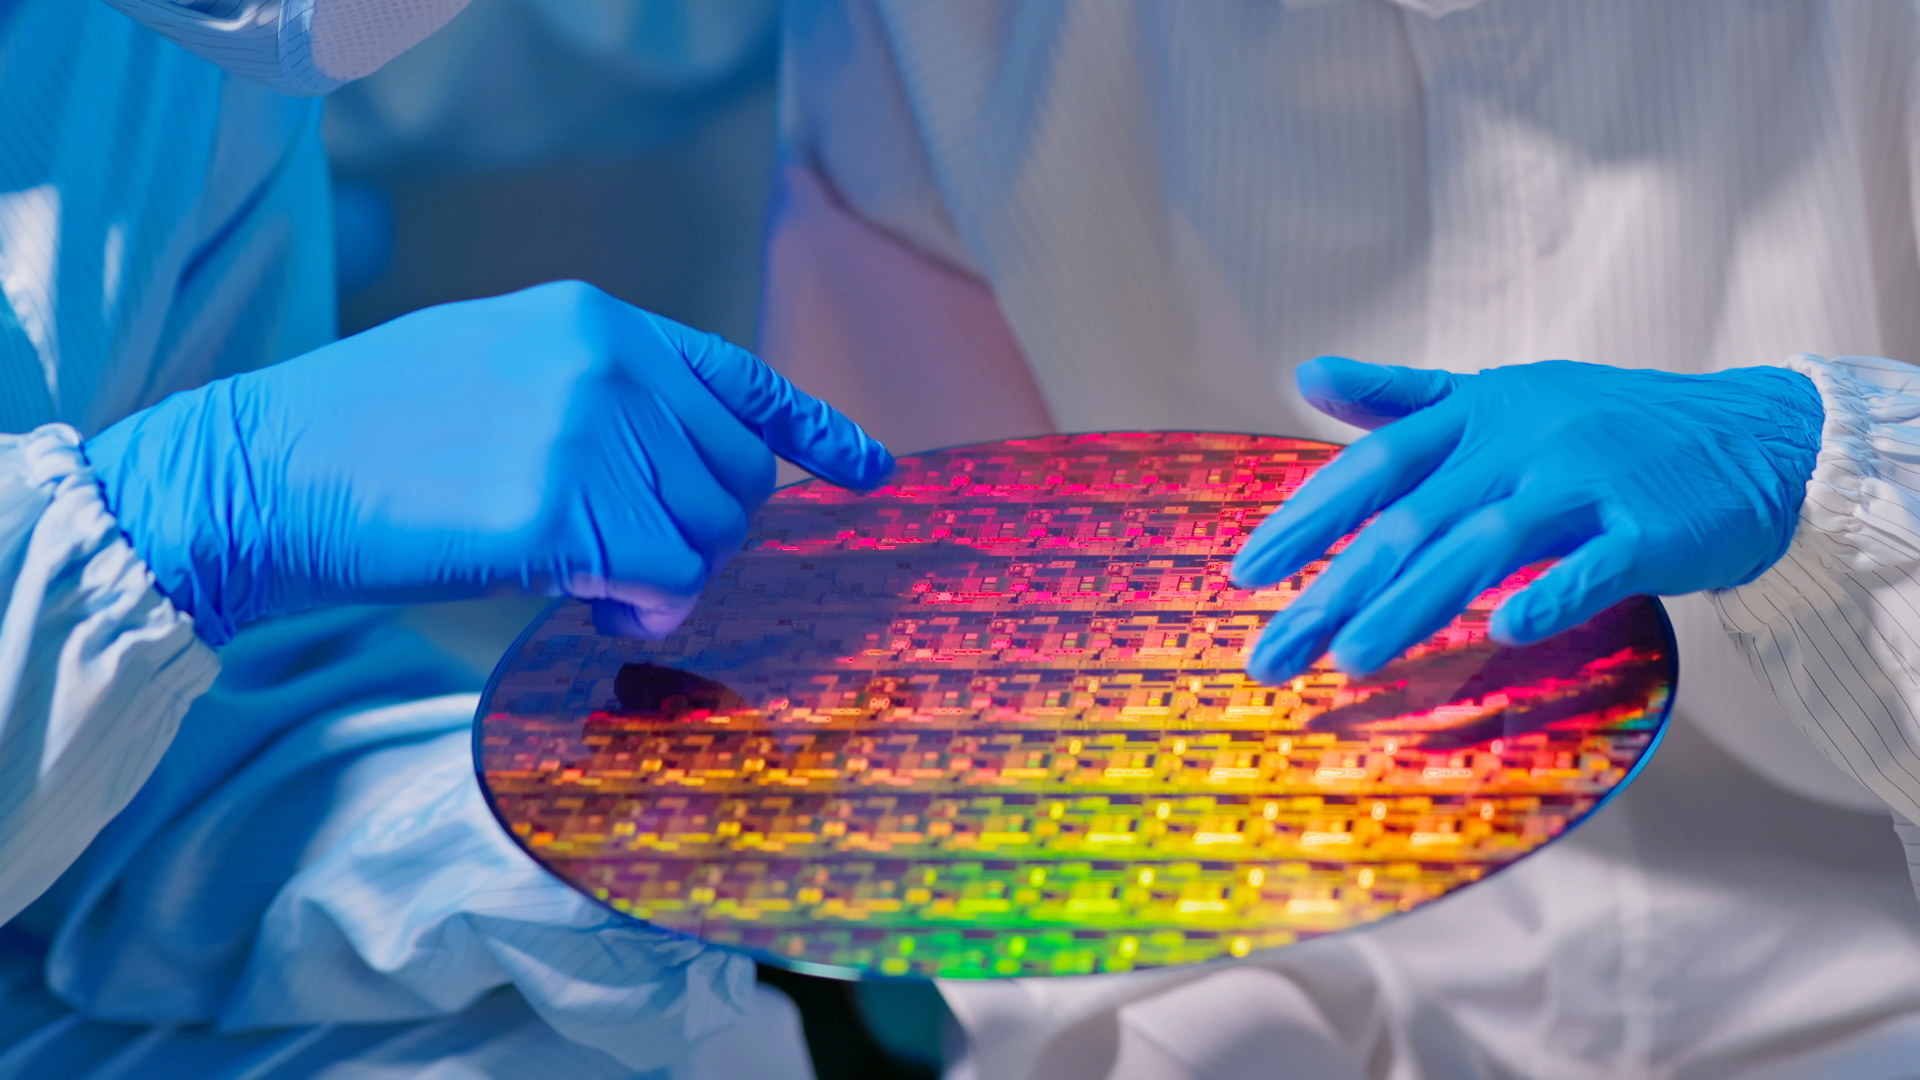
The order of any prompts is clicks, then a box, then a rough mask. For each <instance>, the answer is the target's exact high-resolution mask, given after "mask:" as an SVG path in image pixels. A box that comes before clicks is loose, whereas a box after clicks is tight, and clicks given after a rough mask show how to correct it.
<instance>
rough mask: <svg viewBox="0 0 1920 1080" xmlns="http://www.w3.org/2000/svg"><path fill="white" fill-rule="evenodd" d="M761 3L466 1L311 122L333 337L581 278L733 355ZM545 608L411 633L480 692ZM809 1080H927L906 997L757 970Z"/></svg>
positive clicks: (938, 1056)
mask: <svg viewBox="0 0 1920 1080" xmlns="http://www.w3.org/2000/svg"><path fill="white" fill-rule="evenodd" d="M779 19H780V2H779V0H718V2H714V0H705V2H700V0H474V2H473V4H472V5H471V6H470V7H468V8H467V10H466V11H465V12H463V13H462V14H461V15H459V16H458V17H456V18H455V19H454V21H453V22H452V23H451V24H449V25H448V26H447V27H446V28H445V29H444V30H442V31H441V32H440V33H439V34H436V35H435V36H433V37H432V38H430V39H428V40H427V41H426V42H425V43H424V44H422V45H420V46H419V47H417V48H415V49H414V50H412V51H411V52H409V53H407V54H406V55H404V56H402V57H400V58H399V59H398V60H396V61H394V62H393V63H392V64H390V65H388V66H387V67H386V68H384V69H383V70H381V71H380V72H379V73H377V74H376V75H374V76H372V77H371V78H368V79H365V80H363V81H361V82H358V83H354V84H351V85H349V86H347V87H345V88H343V89H342V90H340V91H338V92H337V93H335V94H333V95H332V96H331V97H330V98H329V99H328V101H327V111H326V139H327V147H328V151H329V154H330V155H331V157H332V160H333V168H334V226H335V236H336V243H337V248H338V251H337V255H338V266H339V271H338V272H339V286H340V332H341V333H342V334H351V333H354V332H356V331H359V330H364V329H366V328H368V327H370V326H373V325H375V324H377V323H381V322H384V321H386V320H388V319H391V318H394V317H395V316H398V315H403V314H405V313H407V312H409V311H413V310H415V309H417V308H421V307H426V306H428V305H431V304H440V303H446V302H449V301H454V300H466V299H471V298H474V297H480V296H492V295H495V294H498V293H503V292H509V291H512V290H514V289H519V288H523V287H525V286H528V285H534V284H537V283H540V282H543V281H553V280H556V279H561V278H578V279H580V280H583V281H587V282H590V283H592V284H594V285H597V286H599V287H600V288H602V289H604V290H606V291H607V292H609V293H611V294H613V295H614V296H617V297H619V298H621V299H623V300H626V301H628V302H629V303H632V304H636V305H638V306H640V307H644V308H647V309H649V310H652V311H656V312H659V313H661V314H663V315H666V316H669V317H671V318H674V319H677V320H679V321H681V322H684V323H687V324H689V325H691V326H696V327H699V328H700V329H703V330H709V331H712V332H714V333H718V334H721V335H723V336H725V337H727V338H729V339H731V340H732V341H734V342H736V343H738V344H741V345H744V346H747V347H749V348H751V347H752V346H753V344H754V339H755V329H756V323H757V319H758V310H759V297H760V282H761V253H762V241H763V231H764V226H765V220H766V208H767V200H768V197H769V194H770V191H771V186H772V177H773V169H774V154H775V144H774V143H775V140H774V99H775V87H776V83H777V78H778V57H779V30H780V27H779ZM544 606H545V602H544V601H540V600H525V599H502V600H491V601H481V602H475V603H467V604H448V605H433V606H427V607H421V608H417V609H414V610H412V611H411V612H409V614H408V616H407V619H408V621H409V622H410V623H411V624H412V625H413V626H414V627H415V628H416V629H419V630H420V631H422V632H423V633H425V634H427V635H428V636H429V637H431V638H433V639H435V640H436V641H438V642H439V643H440V644H442V645H443V646H445V647H446V648H448V649H449V650H451V651H452V652H453V653H455V654H456V655H457V656H459V657H461V658H462V659H463V660H465V661H466V662H467V663H468V664H469V665H470V666H471V667H472V668H473V669H474V671H475V672H476V674H478V675H480V676H482V677H484V676H485V675H486V674H487V673H489V672H491V671H492V669H493V666H494V664H495V662H496V661H497V660H498V659H499V658H500V656H501V654H502V653H503V652H505V650H506V648H507V647H508V646H509V645H510V644H511V643H512V641H513V639H514V638H515V637H516V636H517V635H518V634H519V632H520V630H521V629H522V628H523V627H525V626H526V624H527V623H528V622H529V621H531V620H532V619H533V617H534V616H535V615H536V614H538V613H539V611H540V610H541V609H542V608H543V607H544ZM763 980H764V981H766V982H769V983H771V984H772V985H775V986H777V987H779V988H780V989H781V990H783V991H785V992H786V993H787V994H788V996H790V997H791V998H793V999H794V1001H795V1003H796V1005H797V1006H798V1007H799V1009H800V1013H801V1020H802V1024H803V1026H804V1028H805V1030H806V1033H807V1038H808V1042H809V1044H810V1047H811V1050H812V1054H813V1066H814V1071H815V1074H816V1076H817V1077H818V1080H846V1078H860V1080H869V1078H871V1080H885V1078H894V1077H902V1078H904V1077H933V1076H935V1075H937V1074H938V1072H939V1071H940V1069H941V1066H942V1061H943V1058H944V1056H945V1055H944V1054H943V1046H944V1043H945V1040H946V1039H948V1038H950V1037H951V1035H952V1032H951V1031H950V1025H949V1019H948V1016H947V1013H946V1010H945V1007H944V1005H943V1004H942V1003H941V1001H940V998H939V995H938V992H937V991H935V990H934V989H933V987H932V986H931V985H930V984H924V983H903V982H887V983H865V984H859V985H857V986H856V985H853V984H844V983H834V982H829V981H826V980H819V979H812V978H808V977H805V976H796V975H792V974H788V973H784V972H776V971H766V972H764V973H763Z"/></svg>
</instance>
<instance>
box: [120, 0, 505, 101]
mask: <svg viewBox="0 0 1920 1080" xmlns="http://www.w3.org/2000/svg"><path fill="white" fill-rule="evenodd" d="M107 3H110V4H112V5H113V6H114V7H117V8H119V9H120V10H121V11H124V12H126V13H127V14H128V15H131V16H133V17H134V18H135V19H138V20H139V21H141V22H142V23H145V24H146V25H147V26H149V27H151V28H153V29H154V30H157V31H159V32H160V33H162V34H165V35H166V36H167V37H170V38H172V39H173V40H174V41H176V42H178V43H180V44H181V45H183V46H185V47H186V48H188V49H190V50H192V51H193V52H195V53H197V54H199V55H200V56H203V57H205V58H207V59H208V60H211V61H213V62H214V63H216V64H219V65H220V66H221V67H223V68H226V69H227V70H228V71H231V72H234V73H235V74H238V75H243V76H245V77H247V78H249V79H252V80H254V81H256V82H258V83H261V84H262V85H265V86H269V87H272V88H273V89H275V90H278V91H280V92H281V93H283V94H292V95H295V96H299V97H311V96H315V95H319V94H324V93H326V92H327V91H329V90H332V89H333V88H335V87H337V86H339V85H340V84H341V83H344V82H347V81H350V80H352V79H358V78H360V77H362V76H364V75H368V74H371V73H372V72H373V71H375V70H376V69H378V68H379V67H380V66H381V65H382V64H385V63H386V62H387V61H389V60H391V59H393V58H394V57H396V56H398V55H400V54H401V53H402V52H405V51H406V50H407V49H409V48H411V47H412V46H414V45H415V44H417V43H419V41H420V40H421V39H422V38H425V37H426V36H427V35H428V34H431V33H433V32H434V31H435V30H438V29H440V27H442V26H444V25H445V24H446V22H447V20H449V19H451V18H453V17H454V16H455V15H458V14H459V13H460V10H461V9H462V8H464V7H466V6H467V3H468V0H107Z"/></svg>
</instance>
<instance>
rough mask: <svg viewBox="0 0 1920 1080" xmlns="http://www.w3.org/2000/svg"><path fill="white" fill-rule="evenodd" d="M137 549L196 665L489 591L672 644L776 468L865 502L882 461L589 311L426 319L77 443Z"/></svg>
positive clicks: (700, 352) (803, 409)
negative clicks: (325, 619) (298, 614)
mask: <svg viewBox="0 0 1920 1080" xmlns="http://www.w3.org/2000/svg"><path fill="white" fill-rule="evenodd" d="M86 453H87V457H88V458H89V460H91V462H92V463H93V467H94V470H95V472H96V474H97V475H98V477H99V479H100V485H101V487H102V489H103V490H104V491H105V493H106V501H107V507H108V509H110V510H111V511H112V512H113V513H114V515H115V516H116V517H117V518H118V519H119V522H120V527H121V529H122V530H124V531H125V532H126V534H127V536H128V538H129V539H130V540H131V541H132V543H133V548H134V550H135V551H136V552H138V553H139V554H140V555H141V556H142V557H144V558H145V559H146V561H147V564H148V565H149V566H151V567H152V568H153V572H154V575H155V577H156V578H157V579H158V582H159V585H160V588H161V590H162V591H164V592H165V593H166V594H167V596H168V597H169V598H170V599H172V600H173V602H174V603H175V605H177V606H178V607H180V608H182V609H184V610H185V611H186V612H187V613H188V614H190V615H192V616H193V618H194V623H195V627H196V628H197V629H198V631H199V633H200V635H201V636H202V637H203V638H204V639H206V640H207V641H209V642H212V643H215V644H218V643H220V642H222V641H225V640H226V639H227V638H228V637H230V636H231V635H232V633H233V628H234V627H235V626H237V625H239V624H241V623H245V622H249V621H251V620H253V619H258V618H262V617H265V616H268V615H278V614H286V613H290V612H295V611H300V610H303V609H306V608H313V607H320V606H323V605H329V604H365V603H397V602H415V601H430V600H457V599H463V598H470V597H478V596H484V595H489V594H492V593H497V592H503V591H526V592H539V593H548V594H566V595H570V596H575V597H580V598H583V599H590V600H598V601H601V602H600V603H597V604H596V605H595V606H596V616H597V618H598V621H599V622H600V624H601V626H602V629H603V630H609V631H617V632H624V633H629V634H636V635H658V634H662V633H665V632H666V631H667V630H669V629H671V628H672V627H673V626H675V625H677V624H678V622H679V620H680V619H681V618H683V617H684V616H685V614H686V612H687V611H688V610H689V609H690V608H691V607H692V604H693V597H694V596H695V595H696V594H697V593H698V592H699V591H700V587H701V584H702V583H703V582H704V581H705V579H706V576H707V574H708V573H709V572H711V571H712V570H713V568H714V567H715V566H716V565H717V564H718V563H720V562H721V561H723V560H724V559H726V558H727V556H728V555H730V554H731V553H732V552H733V551H734V549H735V548H737V547H738V546H739V544H740V541H741V538H742V537H743V536H744V534H745V531H746V527H747V521H748V519H749V518H750V517H751V516H752V515H753V513H754V511H755V510H756V509H758V508H759V506H760V504H761V503H763V502H764V501H766V498H767V496H768V495H769V494H770V493H771V492H772V490H773V483H774V455H775V454H779V455H781V456H783V457H786V458H789V459H791V460H793V461H794V462H795V463H797V464H799V465H801V466H804V467H805V468H807V469H810V470H812V471H813V472H815V473H818V474H819V475H821V476H822V477H825V478H826V479H828V480H832V481H834V482H835V483H839V484H845V485H848V486H850V487H870V486H872V485H874V484H877V483H879V482H880V481H881V480H883V479H885V478H886V476H887V475H888V474H889V473H890V472H891V471H892V469H893V459H892V457H891V456H890V455H888V453H887V451H886V448H885V447H883V446H881V445H880V444H879V443H877V442H875V441H874V440H873V439H871V438H869V437H868V436H867V435H866V433H865V432H863V431H861V430H860V428H859V427H857V426H855V425H854V423H853V422H852V421H850V420H848V419H846V418H845V417H843V416H841V415H840V414H839V413H836V412H834V411H833V410H832V409H831V408H828V407H827V406H826V405H825V404H823V403H821V402H819V401H816V400H815V399H813V398H810V397H808V396H807V395H805V394H803V393H801V392H799V391H798V390H796V389H794V387H793V386H792V385H791V384H790V383H788V382H787V381H786V380H785V379H783V378H781V377H780V376H779V375H777V374H775V373H774V372H773V370H772V369H771V368H769V367H767V366H766V365H765V364H762V363H761V362H760V361H759V360H757V359H755V358H754V357H753V356H751V355H749V354H748V353H746V352H744V351H742V350H740V349H738V348H735V347H734V346H732V345H729V344H727V343H726V342H725V341H723V340H721V339H720V338H717V337H715V336H713V335H711V334H704V333H700V332H698V331H695V330H690V329H688V328H687V327H684V326H681V325H679V324H677V323H674V322H671V321H669V320H667V319H663V318H660V317H659V316H656V315H650V314H648V313H647V312H644V311H641V310H639V309H638V308H634V307H630V306H628V305H626V304H623V303H621V302H619V301H618V300H615V299H613V298H611V297H609V296H607V295H606V294H605V293H602V292H600V291H599V290H597V289H594V288H592V287H591V286H587V285H582V284H579V283H577V282H561V283H557V284H552V285H542V286H539V287H537V288H532V289H527V290H525V291H524V292H518V293H513V294H512V295H509V296H501V297H495V298H493V299H488V300H474V301H469V302H466V303H460V304H448V305H445V306H443V307H436V308H429V309H427V310H425V311H420V312H416V313H414V314H412V315H408V316H406V317H404V318H400V319H396V320H394V321H393V322H390V323H387V324H385V325H384V326H378V327H375V328H374V329H372V330H369V331H367V332H365V333H363V334H356V335H355V336H353V337H350V338H347V339H345V340H343V341H338V342H335V343H333V344H331V345H328V346H326V347H325V348H321V349H316V350H314V351H313V352H311V353H308V354H306V355H304V356H300V357H297V358H295V359H293V360H289V361H287V362H286V363H283V364H277V365H275V366H273V367H269V368H263V369H261V370H259V371H255V372H250V373H248V374H245V375H239V376H235V377H233V378H230V379H222V380H220V381H218V382H214V383H211V384H209V385H207V386H203V387H201V388H199V389H197V390H191V391H188V392H186V393H182V394H175V395H174V396H172V397H170V398H168V399H167V400H165V401H163V402H161V403H160V404H158V405H156V406H154V407H153V408H151V409H147V410H145V411H143V412H139V413H135V414H134V415H132V416H130V417H128V418H126V419H125V420H122V421H121V422H119V423H118V424H115V425H114V426H112V427H110V428H108V429H107V430H106V431H104V432H102V433H101V434H100V435H98V436H96V437H95V438H93V439H91V440H88V442H87V444H86Z"/></svg>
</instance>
